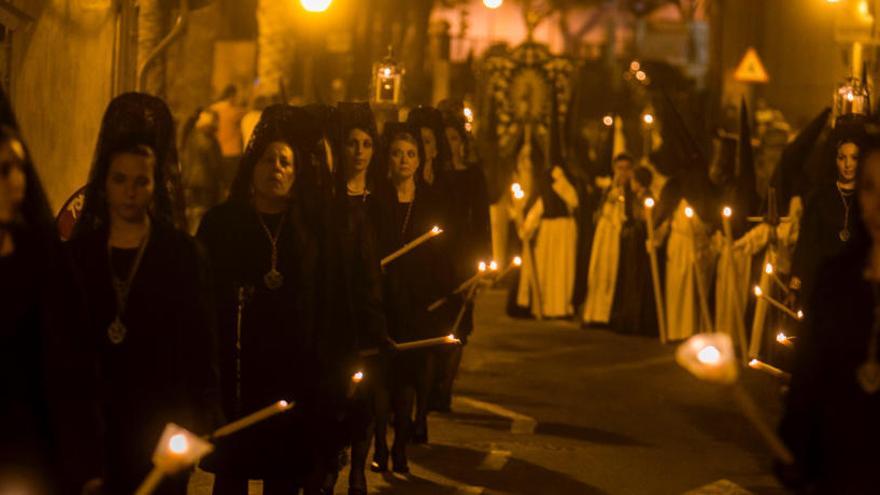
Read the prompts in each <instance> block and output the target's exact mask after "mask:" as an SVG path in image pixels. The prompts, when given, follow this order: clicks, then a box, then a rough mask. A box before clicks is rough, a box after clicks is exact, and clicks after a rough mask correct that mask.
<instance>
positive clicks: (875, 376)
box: [856, 283, 880, 395]
mask: <svg viewBox="0 0 880 495" xmlns="http://www.w3.org/2000/svg"><path fill="white" fill-rule="evenodd" d="M871 289H873V292H874V324H873V326H872V327H871V337H870V339H869V340H868V356H867V358H866V359H865V362H864V363H862V365H861V366H859V369H858V371H857V372H856V378H857V379H858V382H859V385H861V387H862V390H864V391H865V392H866V393H868V394H869V395H873V394H875V393H877V391H878V390H880V362H878V361H877V346H878V344H880V342H878V341H880V286H878V285H877V284H876V283H871Z"/></svg>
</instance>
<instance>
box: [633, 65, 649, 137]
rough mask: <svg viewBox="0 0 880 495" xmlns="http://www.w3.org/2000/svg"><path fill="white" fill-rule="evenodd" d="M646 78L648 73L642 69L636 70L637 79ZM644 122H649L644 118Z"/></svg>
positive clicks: (642, 79)
mask: <svg viewBox="0 0 880 495" xmlns="http://www.w3.org/2000/svg"><path fill="white" fill-rule="evenodd" d="M647 78H648V75H647V74H645V72H644V71H641V70H640V71H638V72H636V79H638V80H639V81H644V80H645V79H647ZM648 115H650V114H648ZM645 117H647V115H646V116H645ZM645 122H646V123H648V124H650V122H648V120H647V119H646V120H645Z"/></svg>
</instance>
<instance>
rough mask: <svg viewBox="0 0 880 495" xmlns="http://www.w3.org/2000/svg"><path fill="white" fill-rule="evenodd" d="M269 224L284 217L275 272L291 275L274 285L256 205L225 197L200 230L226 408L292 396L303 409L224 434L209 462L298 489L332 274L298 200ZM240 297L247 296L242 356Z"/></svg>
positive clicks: (244, 410) (308, 445)
mask: <svg viewBox="0 0 880 495" xmlns="http://www.w3.org/2000/svg"><path fill="white" fill-rule="evenodd" d="M263 220H264V222H265V225H266V227H267V228H268V229H269V230H270V232H271V233H272V234H273V235H274V234H275V232H276V231H277V229H278V227H279V224H280V223H281V222H283V226H282V227H281V230H280V234H279V237H278V246H277V248H278V262H277V270H278V271H279V272H280V273H281V274H282V276H283V277H284V279H283V283H282V285H281V287H280V288H278V289H274V290H273V289H269V288H268V287H267V285H266V283H265V281H264V276H265V274H266V273H267V272H269V270H270V268H271V266H272V263H271V253H272V249H271V242H270V238H269V237H268V235H267V233H266V232H265V231H264V229H263V227H262V226H261V225H260V220H259V217H258V213H257V212H256V210H254V208H253V207H252V206H250V205H248V204H241V203H239V202H236V201H232V200H230V201H227V202H225V203H223V204H221V205H219V206H216V207H214V208H212V209H211V210H210V211H209V212H208V213H207V214H206V215H205V216H204V218H203V219H202V223H201V225H200V227H199V232H198V238H199V240H200V241H202V243H203V244H204V245H205V248H206V249H207V251H208V257H209V260H210V264H211V269H212V273H213V275H214V291H213V292H214V298H215V302H216V309H217V321H218V324H217V327H218V330H219V339H218V340H219V349H220V379H221V389H222V402H223V410H224V413H225V415H226V416H227V417H229V418H230V419H234V418H238V417H242V416H245V415H247V414H250V413H253V412H254V411H256V410H258V409H262V408H264V407H266V406H268V405H270V404H272V403H275V402H277V401H279V400H287V401H295V402H296V407H295V409H294V410H292V411H290V412H287V413H285V414H283V415H279V416H276V417H274V418H271V419H269V420H267V421H264V422H262V423H260V424H258V425H255V426H253V427H251V428H249V429H247V430H244V431H242V432H240V433H238V434H236V435H234V436H232V437H229V438H228V439H226V440H225V441H222V440H221V441H220V442H219V444H218V445H217V450H216V451H215V453H214V454H213V455H212V456H210V457H209V458H208V459H207V460H206V462H205V463H203V464H204V465H205V467H206V469H209V470H210V471H212V472H215V473H216V474H217V475H218V476H220V475H223V476H227V477H230V478H243V479H264V480H265V479H286V480H294V481H296V483H297V484H300V485H301V484H302V483H303V482H304V479H303V478H304V476H305V475H306V474H307V473H309V472H312V470H313V468H314V466H313V465H312V461H313V460H314V457H315V456H313V455H312V454H311V452H312V449H313V448H314V444H313V442H312V436H311V435H310V432H309V427H308V425H309V424H310V421H312V419H313V418H314V417H315V409H314V408H315V402H316V395H317V392H318V390H319V389H320V387H321V386H322V383H321V380H323V376H322V373H321V366H322V362H321V358H320V357H319V355H320V354H322V353H323V349H320V348H319V344H318V334H319V329H318V325H319V323H321V322H320V321H319V320H320V319H319V315H320V314H321V311H322V309H321V307H320V306H319V302H320V299H319V294H320V293H321V292H322V288H321V284H320V281H321V280H322V279H325V280H326V279H328V278H329V277H328V276H327V274H326V273H325V270H323V269H322V265H321V263H320V261H319V243H318V236H317V234H316V233H315V230H314V227H313V224H311V223H307V222H306V217H305V215H304V214H303V212H302V210H301V208H299V206H293V207H291V209H290V210H289V211H288V212H286V213H284V214H276V215H263ZM239 293H241V294H242V295H243V296H244V302H243V306H242V313H241V316H242V318H241V331H240V354H239V352H237V351H236V348H237V340H239V339H238V338H237V325H236V322H237V315H238V304H239V302H238V301H239V300H238V297H239ZM239 356H240V375H239V373H238V372H237V365H236V361H237V359H239Z"/></svg>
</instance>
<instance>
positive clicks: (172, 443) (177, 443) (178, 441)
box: [168, 433, 189, 455]
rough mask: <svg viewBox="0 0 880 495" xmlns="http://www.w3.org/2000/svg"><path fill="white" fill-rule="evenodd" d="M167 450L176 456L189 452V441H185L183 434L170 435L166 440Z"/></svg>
mask: <svg viewBox="0 0 880 495" xmlns="http://www.w3.org/2000/svg"><path fill="white" fill-rule="evenodd" d="M168 449H169V450H171V452H172V453H174V454H178V455H180V454H184V453H186V451H187V450H189V441H187V439H186V435H184V434H183V433H178V434H176V435H172V436H171V438H170V439H169V440H168Z"/></svg>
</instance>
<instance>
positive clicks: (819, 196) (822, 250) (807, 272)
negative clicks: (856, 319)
mask: <svg viewBox="0 0 880 495" xmlns="http://www.w3.org/2000/svg"><path fill="white" fill-rule="evenodd" d="M846 201H847V202H848V204H849V224H848V228H849V231H850V234H851V235H854V233H855V231H856V226H857V225H859V222H860V219H859V218H860V214H859V208H858V205H857V204H856V202H855V195H850V196H849V197H848V199H847V200H846ZM845 210H846V209H845V208H844V203H843V200H842V199H841V195H840V192H839V191H838V190H837V185H836V184H834V183H832V184H829V185H827V186H825V187H823V188H821V189H819V190H818V191H816V193H815V194H814V195H813V196H811V197H810V198H808V199H807V202H806V207H805V208H804V216H803V219H802V220H801V228H800V234H799V236H798V242H797V245H796V246H795V250H794V255H793V257H792V262H791V274H792V276H793V277H798V278H800V279H801V290H800V296H799V299H800V301H801V302H802V303H805V302H807V301H810V299H811V297H812V291H813V288H814V287H815V279H816V275H817V272H818V270H819V268H820V267H821V266H822V264H823V263H824V262H825V261H827V260H828V259H830V258H833V257H834V256H837V255H838V254H839V253H840V252H841V251H842V250H843V249H844V248H845V247H846V245H847V243H846V242H843V241H841V240H840V232H841V230H843V228H844V217H845Z"/></svg>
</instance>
